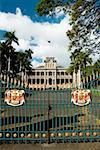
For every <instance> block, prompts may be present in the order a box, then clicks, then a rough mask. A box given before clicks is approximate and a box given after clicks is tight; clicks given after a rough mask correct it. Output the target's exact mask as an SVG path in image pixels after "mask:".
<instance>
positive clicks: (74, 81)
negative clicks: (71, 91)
mask: <svg viewBox="0 0 100 150" xmlns="http://www.w3.org/2000/svg"><path fill="white" fill-rule="evenodd" d="M73 87H74V88H76V73H75V69H74V72H73Z"/></svg>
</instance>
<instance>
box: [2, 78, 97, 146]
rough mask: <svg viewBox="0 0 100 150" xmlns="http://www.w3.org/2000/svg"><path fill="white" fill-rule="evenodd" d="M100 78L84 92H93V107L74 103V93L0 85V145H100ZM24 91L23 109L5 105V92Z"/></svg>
mask: <svg viewBox="0 0 100 150" xmlns="http://www.w3.org/2000/svg"><path fill="white" fill-rule="evenodd" d="M99 79H100V78H97V80H94V81H91V82H89V83H88V84H86V85H83V88H87V89H90V91H91V93H92V96H91V99H92V101H91V103H90V104H88V105H85V106H82V107H80V106H77V105H74V104H73V103H72V102H71V97H72V95H71V93H72V91H73V89H66V90H55V91H50V90H47V91H46V90H45V91H33V90H31V89H29V88H25V87H24V88H23V87H21V86H20V87H16V85H11V84H10V85H9V87H7V88H6V87H5V86H3V84H2V81H0V141H1V143H2V142H7V143H9V142H15V143H21V142H32V143H45V142H48V143H52V142H88V141H90V142H93V141H100V80H99ZM15 88H18V89H21V90H24V91H25V103H24V104H23V105H22V106H16V107H13V106H9V105H7V104H6V103H5V102H4V93H5V90H6V89H15Z"/></svg>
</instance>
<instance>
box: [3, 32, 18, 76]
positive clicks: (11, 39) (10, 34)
mask: <svg viewBox="0 0 100 150" xmlns="http://www.w3.org/2000/svg"><path fill="white" fill-rule="evenodd" d="M4 37H5V39H6V41H5V44H6V45H7V46H8V50H9V57H8V72H9V73H10V61H11V57H10V55H11V53H12V50H14V48H13V47H12V42H14V43H16V44H17V45H19V43H18V38H17V37H16V36H15V31H14V32H6V33H5V35H4Z"/></svg>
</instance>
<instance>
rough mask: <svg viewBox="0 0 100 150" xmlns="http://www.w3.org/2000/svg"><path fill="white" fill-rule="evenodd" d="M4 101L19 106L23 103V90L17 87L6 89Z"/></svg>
mask: <svg viewBox="0 0 100 150" xmlns="http://www.w3.org/2000/svg"><path fill="white" fill-rule="evenodd" d="M4 101H5V102H6V103H7V104H8V105H11V106H20V105H22V104H24V103H25V92H24V90H17V89H12V90H6V91H5V100H4Z"/></svg>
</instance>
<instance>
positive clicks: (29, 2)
mask: <svg viewBox="0 0 100 150" xmlns="http://www.w3.org/2000/svg"><path fill="white" fill-rule="evenodd" d="M38 2H39V0H0V11H2V12H6V13H8V12H11V13H15V10H16V8H17V7H18V8H20V9H21V11H22V14H23V15H27V16H29V17H30V18H31V19H32V20H33V21H39V22H51V23H54V22H60V21H61V19H63V18H64V15H63V16H60V17H59V18H56V19H55V18H50V17H40V16H38V14H37V13H36V11H35V7H36V5H37V3H38ZM3 35H4V32H3V31H0V37H2V36H3Z"/></svg>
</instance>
